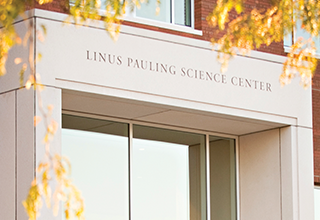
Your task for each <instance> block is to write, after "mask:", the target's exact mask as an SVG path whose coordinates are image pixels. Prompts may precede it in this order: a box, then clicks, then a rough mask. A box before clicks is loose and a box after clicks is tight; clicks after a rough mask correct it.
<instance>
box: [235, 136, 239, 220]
mask: <svg viewBox="0 0 320 220" xmlns="http://www.w3.org/2000/svg"><path fill="white" fill-rule="evenodd" d="M235 142H236V143H235V146H236V190H237V192H236V197H237V198H236V203H237V204H236V216H237V219H240V180H239V176H240V169H239V166H240V151H239V150H240V149H239V146H240V139H239V137H237V138H235Z"/></svg>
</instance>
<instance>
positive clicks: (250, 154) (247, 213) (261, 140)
mask: <svg viewBox="0 0 320 220" xmlns="http://www.w3.org/2000/svg"><path fill="white" fill-rule="evenodd" d="M239 144H240V147H239V152H240V155H239V158H240V164H239V178H240V179H239V183H240V215H241V219H242V220H257V219H259V220H270V219H272V220H280V219H281V206H280V202H281V201H280V196H281V195H280V155H279V153H280V148H279V147H280V146H279V129H274V130H270V131H265V132H260V133H255V134H251V135H245V136H240V143H239Z"/></svg>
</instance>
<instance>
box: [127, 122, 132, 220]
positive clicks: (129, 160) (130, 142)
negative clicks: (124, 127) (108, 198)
mask: <svg viewBox="0 0 320 220" xmlns="http://www.w3.org/2000/svg"><path fill="white" fill-rule="evenodd" d="M132 139H133V124H132V123H129V150H128V167H129V171H128V176H129V179H128V181H129V189H128V193H129V195H128V197H129V212H128V213H129V220H131V219H132V217H131V213H132V212H131V206H132V205H131V204H132V201H131V192H132V190H131V189H132V181H131V173H132V166H131V161H132V160H131V155H132Z"/></svg>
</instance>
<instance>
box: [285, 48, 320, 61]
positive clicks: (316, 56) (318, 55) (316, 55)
mask: <svg viewBox="0 0 320 220" xmlns="http://www.w3.org/2000/svg"><path fill="white" fill-rule="evenodd" d="M283 49H284V52H285V53H290V52H291V47H290V46H286V45H285V46H283ZM315 58H317V59H320V53H316V54H315Z"/></svg>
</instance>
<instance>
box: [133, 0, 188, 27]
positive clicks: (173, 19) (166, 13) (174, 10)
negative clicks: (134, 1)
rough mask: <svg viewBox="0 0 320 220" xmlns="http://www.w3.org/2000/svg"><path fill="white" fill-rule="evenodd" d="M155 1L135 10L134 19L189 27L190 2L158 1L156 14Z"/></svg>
mask: <svg viewBox="0 0 320 220" xmlns="http://www.w3.org/2000/svg"><path fill="white" fill-rule="evenodd" d="M156 9H157V0H150V1H149V2H148V3H144V4H141V7H140V8H139V9H136V12H135V14H136V17H141V18H147V19H152V20H156V21H162V22H166V23H171V24H177V25H183V26H189V27H191V0H160V6H159V9H160V10H159V12H158V13H156Z"/></svg>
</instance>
